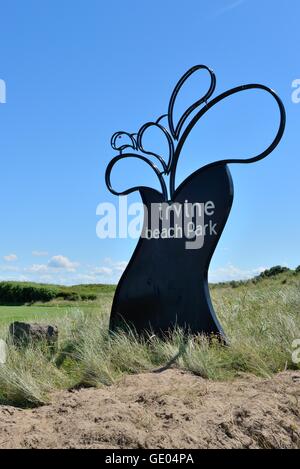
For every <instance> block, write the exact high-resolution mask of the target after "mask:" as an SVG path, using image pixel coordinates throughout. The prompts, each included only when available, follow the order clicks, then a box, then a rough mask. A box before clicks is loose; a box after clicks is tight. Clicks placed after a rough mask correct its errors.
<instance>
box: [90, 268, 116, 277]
mask: <svg viewBox="0 0 300 469" xmlns="http://www.w3.org/2000/svg"><path fill="white" fill-rule="evenodd" d="M93 273H94V274H104V275H112V274H113V269H111V268H110V267H96V268H95V269H94V270H93Z"/></svg>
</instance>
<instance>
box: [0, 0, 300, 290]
mask: <svg viewBox="0 0 300 469" xmlns="http://www.w3.org/2000/svg"><path fill="white" fill-rule="evenodd" d="M299 13H300V3H299V1H298V0H289V1H288V2H279V1H278V0H276V1H274V0H273V1H272V0H244V1H243V0H240V1H239V0H238V1H234V0H209V1H208V0H202V1H199V0H197V1H196V0H187V1H186V2H181V1H179V0H172V1H171V0H164V1H163V2H161V1H158V0H152V1H151V2H150V1H143V2H141V1H138V0H125V1H121V0H118V1H116V0H111V1H110V2H102V1H99V0H85V1H83V0H76V2H74V1H71V0H60V1H58V0H43V1H42V2H41V1H40V0H26V1H24V0H13V1H11V0H10V1H8V0H6V1H5V0H2V1H1V2H0V16H1V31H0V79H2V80H4V81H5V83H6V87H7V99H6V101H7V102H6V104H0V129H1V130H0V132H1V138H0V154H1V160H0V161H1V166H0V168H1V171H0V214H1V244H0V280H3V279H24V280H38V281H44V282H60V283H80V282H114V281H116V280H117V279H118V277H119V275H120V273H121V272H122V270H123V269H124V267H125V265H126V262H127V261H128V260H129V258H130V256H131V254H132V251H133V249H134V246H135V244H136V241H134V240H127V239H116V240H113V239H106V240H100V239H99V238H97V236H96V224H97V221H98V220H99V217H97V215H96V207H97V205H98V204H99V203H101V202H114V203H117V202H118V201H117V198H115V197H114V196H113V195H112V194H110V193H109V192H108V191H107V189H106V186H105V183H104V172H105V168H106V165H107V164H108V162H109V161H110V159H111V158H112V157H113V156H114V155H115V153H114V152H113V150H112V149H111V148H110V137H111V135H112V133H113V132H114V131H116V130H121V129H122V130H123V129H124V130H129V131H131V132H134V131H136V130H137V129H138V128H139V127H140V126H141V125H142V124H143V123H144V122H147V121H149V120H152V119H154V118H155V117H157V116H159V115H161V114H163V113H165V112H166V110H167V106H168V100H169V97H170V94H171V92H172V89H173V87H174V85H175V83H176V82H177V80H178V79H179V77H180V76H181V75H182V74H183V73H184V72H185V71H186V70H187V69H188V68H190V67H191V66H193V65H195V64H199V63H203V64H206V65H208V66H210V67H211V68H212V69H213V70H214V71H215V73H216V76H217V89H216V92H215V95H216V94H218V93H221V92H223V91H225V90H226V89H228V88H231V87H234V86H237V85H240V84H244V83H251V82H258V83H263V84H265V85H268V86H270V87H272V88H273V89H275V90H276V91H277V92H278V94H279V95H280V97H281V98H282V100H283V101H284V104H285V106H286V111H287V128H286V133H285V136H284V138H283V140H282V142H281V144H280V145H279V147H278V148H277V149H276V150H275V151H274V153H273V154H272V155H270V156H269V157H268V158H267V159H265V160H263V161H262V162H259V163H256V164H253V165H233V166H231V171H232V175H233V180H234V185H235V200H234V205H233V209H232V212H231V215H230V218H229V220H228V223H227V226H226V229H225V231H224V234H223V236H222V239H221V241H220V243H219V245H218V248H217V250H216V253H215V255H214V258H213V261H212V264H211V269H210V279H211V280H213V281H217V280H224V279H231V278H246V277H248V276H251V275H253V274H255V273H256V272H258V271H259V270H260V269H262V268H265V267H270V266H272V265H275V264H284V265H287V266H289V267H295V266H297V265H299V264H300V252H299V239H300V236H299V235H300V219H299V200H300V197H299V196H300V185H299V174H300V159H299V150H300V148H299V147H300V145H299V138H298V135H299V128H300V126H299V124H300V103H299V104H295V103H293V102H292V99H291V95H292V91H293V89H292V82H293V80H295V79H298V78H300V66H299V57H298V55H299V54H298V48H299V47H298V46H299V43H300V33H299V25H298V22H299ZM201 80H203V83H204V80H205V79H204V75H202V76H200V75H199V79H198V81H197V80H195V81H193V80H191V84H190V85H191V86H190V88H189V89H186V91H185V93H184V99H185V102H186V103H187V104H190V103H191V102H193V100H194V99H195V98H197V95H198V92H199V90H200V89H201V90H203V89H204V88H205V83H206V82H205V83H204V84H202V81H201ZM201 87H202V88H201ZM180 104H181V105H182V106H183V107H184V105H183V101H182V103H180ZM182 109H183V108H182ZM178 112H180V109H179V110H178ZM277 125H278V113H277V111H276V107H275V106H274V103H273V102H272V100H271V98H269V97H267V96H265V95H263V93H261V92H257V93H255V92H246V93H245V94H244V95H243V96H239V97H236V98H232V99H231V100H229V101H228V102H227V103H224V105H222V106H218V108H217V109H216V110H213V111H211V113H210V115H207V117H206V118H205V119H204V120H203V122H202V123H201V125H200V124H199V125H198V127H197V132H196V131H195V132H193V135H192V136H191V140H190V141H189V143H188V145H187V147H186V148H185V149H184V152H183V154H182V158H181V161H180V163H179V167H178V173H177V183H179V182H180V181H182V180H183V179H184V178H185V177H186V176H187V175H188V174H189V173H190V172H191V171H192V170H195V169H197V168H198V167H200V166H202V164H204V163H206V162H209V161H214V160H217V159H222V158H225V157H229V156H236V157H241V156H242V157H243V156H250V155H252V154H255V153H256V152H257V151H259V150H260V149H261V150H263V149H264V148H265V147H266V146H267V145H268V143H269V142H270V141H271V139H272V137H273V135H274V132H275V129H276V126H277ZM156 144H157V145H158V146H159V142H156ZM124 168H125V167H124ZM124 168H123V169H122V168H121V169H120V170H119V172H117V171H116V174H115V176H114V177H115V179H114V182H115V184H116V185H117V186H118V187H122V188H124V187H126V184H128V185H127V187H128V186H129V185H130V184H131V183H132V182H138V183H141V182H142V183H145V182H146V181H149V179H151V176H150V175H149V174H148V173H147V172H146V171H145V172H142V171H141V170H140V169H139V167H138V168H137V167H136V168H135V167H132V169H131V168H130V169H127V172H126V171H124ZM138 200H139V197H138V195H137V194H133V195H131V196H130V197H129V202H135V201H138Z"/></svg>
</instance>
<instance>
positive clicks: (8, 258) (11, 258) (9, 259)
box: [3, 254, 18, 262]
mask: <svg viewBox="0 0 300 469" xmlns="http://www.w3.org/2000/svg"><path fill="white" fill-rule="evenodd" d="M3 259H4V260H5V261H6V262H14V261H17V260H18V256H17V255H16V254H8V255H7V256H4V257H3Z"/></svg>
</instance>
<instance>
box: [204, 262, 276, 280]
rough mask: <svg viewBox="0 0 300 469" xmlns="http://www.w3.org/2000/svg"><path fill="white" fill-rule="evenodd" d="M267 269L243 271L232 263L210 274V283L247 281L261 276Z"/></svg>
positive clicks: (256, 268) (259, 268) (257, 268)
mask: <svg viewBox="0 0 300 469" xmlns="http://www.w3.org/2000/svg"><path fill="white" fill-rule="evenodd" d="M266 269H267V267H262V266H261V267H255V268H252V269H241V268H240V267H237V266H235V265H233V264H231V263H229V264H227V265H226V266H223V267H218V268H217V269H213V270H211V271H210V272H209V281H210V282H213V283H217V282H227V281H230V280H247V279H249V278H252V277H255V275H259V274H260V273H261V272H263V271H264V270H266Z"/></svg>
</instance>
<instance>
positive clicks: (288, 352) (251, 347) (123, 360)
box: [0, 271, 300, 406]
mask: <svg viewBox="0 0 300 469" xmlns="http://www.w3.org/2000/svg"><path fill="white" fill-rule="evenodd" d="M94 290H96V287H95V288H94ZM211 294H212V298H213V303H214V306H215V310H216V312H217V315H218V317H219V320H220V322H221V324H222V326H223V328H224V330H225V332H226V334H227V336H228V339H229V341H230V346H228V347H224V346H222V345H220V344H219V342H218V341H217V340H212V341H209V340H208V339H207V338H205V337H202V336H194V337H189V338H185V337H184V336H183V335H182V334H181V332H180V331H175V332H174V333H173V335H172V337H170V338H169V339H168V340H165V341H162V340H159V339H158V338H156V337H154V338H153V337H152V338H151V339H150V338H149V339H148V340H146V339H145V340H143V341H140V340H138V339H137V338H136V337H134V335H133V334H125V333H120V334H118V335H114V336H110V335H108V333H107V328H108V317H109V311H110V306H111V301H112V297H113V288H112V287H110V289H109V290H107V289H106V290H105V289H102V290H101V291H100V290H99V289H98V291H97V292H96V297H97V298H96V300H95V301H78V302H74V301H71V302H63V301H61V300H59V299H56V300H54V301H51V302H50V303H47V304H40V305H38V304H35V305H32V306H19V307H14V306H10V307H7V306H2V307H0V338H2V339H7V330H8V325H9V323H10V322H12V321H13V320H26V321H38V322H45V323H48V322H50V323H51V324H56V325H57V326H58V327H59V333H60V336H59V346H58V350H57V351H56V352H55V354H52V355H50V354H49V350H48V349H47V347H46V345H45V344H40V345H39V346H38V347H37V346H34V345H32V346H31V347H29V348H27V349H26V350H18V349H16V348H15V347H13V346H12V345H11V344H8V360H7V363H6V364H5V365H0V403H10V404H15V405H23V406H24V405H25V406H26V405H37V404H41V403H44V402H47V400H48V398H49V393H50V392H51V391H54V390H56V389H64V388H72V387H74V386H76V387H78V386H102V385H109V384H112V383H113V382H115V381H116V380H118V379H119V378H120V377H121V376H122V375H123V374H124V373H138V372H143V371H149V370H154V369H158V368H160V367H164V366H165V365H166V364H168V362H170V361H172V359H173V358H174V357H175V356H176V355H178V352H179V356H178V358H177V360H176V361H175V364H174V365H173V366H176V367H178V368H181V369H185V370H189V371H191V372H193V373H195V374H197V375H200V376H203V377H204V378H208V379H213V380H228V379H229V380H230V379H233V378H235V377H236V376H239V375H240V374H241V373H245V372H248V373H249V372H250V373H254V374H256V375H260V376H265V377H268V376H271V375H272V374H273V373H276V372H278V371H282V370H285V369H296V368H297V366H298V365H296V364H294V363H293V361H292V351H293V349H292V342H293V340H294V339H299V338H300V273H299V272H298V273H296V272H293V271H288V272H283V273H280V274H278V275H274V276H271V277H267V276H266V277H264V278H261V279H259V280H253V281H248V282H244V283H241V282H231V283H230V284H222V285H217V286H212V288H211Z"/></svg>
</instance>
